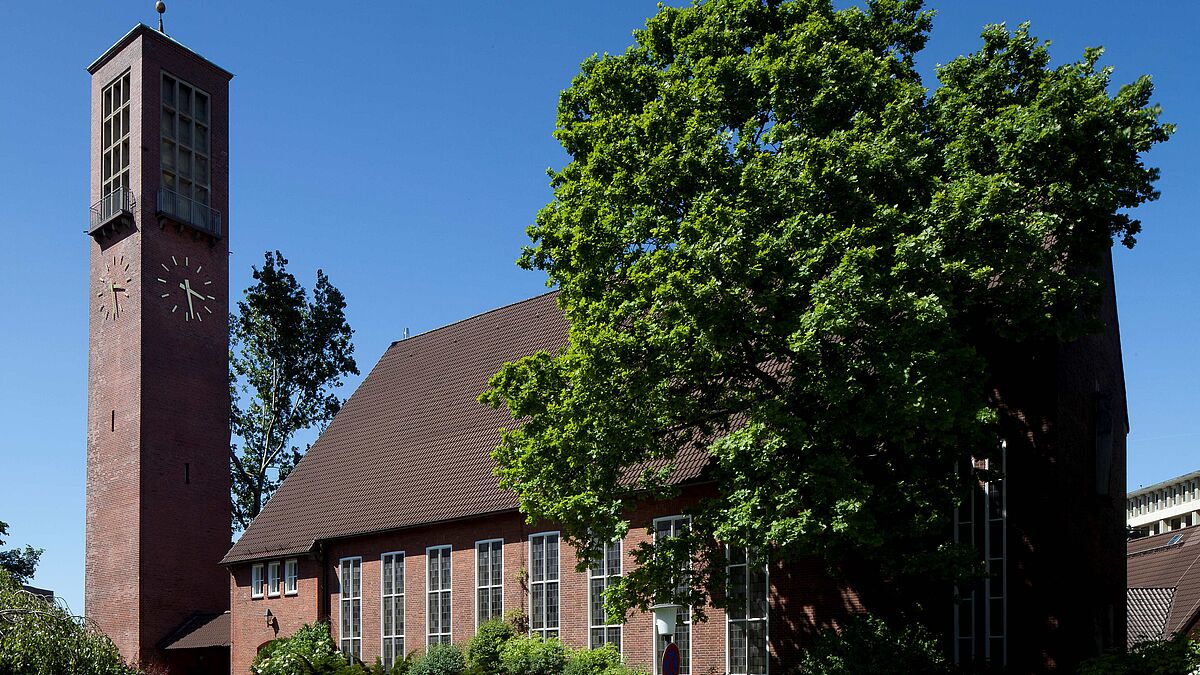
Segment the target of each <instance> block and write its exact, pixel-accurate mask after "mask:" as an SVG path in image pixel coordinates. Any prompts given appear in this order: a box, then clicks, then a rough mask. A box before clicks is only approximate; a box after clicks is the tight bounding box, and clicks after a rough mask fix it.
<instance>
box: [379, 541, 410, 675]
mask: <svg viewBox="0 0 1200 675" xmlns="http://www.w3.org/2000/svg"><path fill="white" fill-rule="evenodd" d="M388 558H392V569H395V566H396V564H397V563H399V565H400V584H399V588H400V592H399V593H397V592H396V578H395V573H393V575H392V592H391V593H390V594H385V593H384V588H385V586H384V576H383V575H384V569H385V564H386V562H387V559H388ZM405 560H407V557H406V556H405V555H404V551H388V552H387V553H383V554H381V555H380V556H379V658H380V660H382V661H383V664H384V666H385V667H387V668H391V667H392V666H394V665H395V659H396V657H397V654H396V640H397V639H399V640H400V654H399V655H398V656H399V658H400V659H403V658H404V653H405V652H404V643H405V641H406V637H405V635H406V632H407V630H408V626H407V623H408V622H407V621H404V612H405V610H406V609H407V605H406V596H405V584H406V580H407V573H408V570H407V569H406V568H405V567H404V563H405ZM385 598H392V612H393V618H392V633H391V634H390V635H389V634H387V633H385V632H384V623H383V621H384V608H383V603H384V599H385ZM396 598H399V600H400V610H399V614H400V620H401V630H400V632H399V633H396V632H395V630H396V621H395V612H396V609H395V607H396ZM388 640H391V641H392V659H393V661H392V663H388V662H387V660H386V659H385V658H384V653H383V645H384V643H385V642H386V641H388Z"/></svg>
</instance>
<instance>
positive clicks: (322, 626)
mask: <svg viewBox="0 0 1200 675" xmlns="http://www.w3.org/2000/svg"><path fill="white" fill-rule="evenodd" d="M250 672H251V673H253V674H254V675H296V674H297V673H305V674H306V675H366V673H367V672H368V671H367V669H366V668H364V667H363V666H362V664H361V663H357V664H350V663H348V662H347V661H346V657H345V656H343V655H342V653H341V652H339V651H338V649H337V645H336V644H335V643H334V641H333V637H332V636H331V635H330V633H329V625H328V624H326V623H314V624H305V625H304V626H303V627H302V628H301V629H300V630H298V631H296V632H295V633H294V634H292V635H291V636H289V637H283V638H279V639H277V640H272V641H271V642H269V643H267V644H266V645H264V646H263V648H262V649H260V650H259V652H258V654H257V655H255V657H254V661H253V662H252V663H251V665H250Z"/></svg>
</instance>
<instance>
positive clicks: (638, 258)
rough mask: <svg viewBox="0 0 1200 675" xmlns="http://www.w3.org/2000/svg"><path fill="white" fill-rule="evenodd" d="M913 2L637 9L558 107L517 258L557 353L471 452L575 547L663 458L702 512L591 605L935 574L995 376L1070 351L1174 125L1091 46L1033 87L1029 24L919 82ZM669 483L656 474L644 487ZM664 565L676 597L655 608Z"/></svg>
mask: <svg viewBox="0 0 1200 675" xmlns="http://www.w3.org/2000/svg"><path fill="white" fill-rule="evenodd" d="M931 25H932V16H931V13H929V12H927V11H924V10H923V9H922V4H921V2H919V0H871V1H869V2H867V3H866V5H865V7H850V8H847V9H843V10H835V9H834V7H833V5H832V2H830V1H829V0H795V1H791V2H778V1H774V0H769V1H767V2H760V1H759V0H711V1H709V2H703V3H698V4H696V5H694V6H691V7H687V8H673V7H661V6H660V9H659V12H658V14H657V15H656V16H654V17H652V18H650V19H649V20H648V21H647V23H646V27H645V28H644V29H642V30H639V31H636V32H635V34H634V36H635V43H634V44H633V45H632V46H631V47H629V48H628V49H627V50H626V51H625V52H624V53H623V54H617V55H608V54H606V55H604V56H593V57H591V58H589V59H587V60H586V61H584V62H583V64H582V66H581V70H580V73H579V74H578V75H577V76H576V77H575V78H574V80H573V81H572V83H571V86H570V87H569V88H568V89H567V90H565V91H564V92H563V93H562V95H561V98H560V101H559V107H558V118H557V130H556V132H555V136H556V138H557V139H558V140H559V141H560V142H561V143H562V145H563V147H564V148H565V149H566V150H567V152H568V153H569V155H570V158H571V159H570V162H569V163H568V164H567V165H566V166H565V167H563V168H561V169H560V170H557V171H552V172H551V186H552V188H553V190H554V198H553V201H552V202H551V203H549V204H548V205H547V206H546V207H544V208H543V209H542V210H541V211H540V212H539V213H538V214H537V218H536V222H535V224H533V225H532V226H530V228H529V230H528V233H529V236H530V238H531V240H532V243H531V244H530V245H529V246H527V247H526V248H525V249H524V251H523V253H522V255H521V258H520V260H519V264H520V265H521V266H522V267H525V268H528V269H533V270H540V271H543V272H545V273H546V274H547V276H548V278H549V281H548V283H549V284H550V285H551V286H554V287H557V288H559V289H560V291H561V292H560V295H559V304H560V306H561V308H562V309H563V311H564V312H565V314H566V317H567V318H568V320H569V321H570V334H569V342H570V344H569V346H568V347H566V348H565V349H563V350H562V351H561V352H558V353H555V354H548V353H538V354H535V355H532V356H529V357H527V358H523V359H520V360H518V361H516V362H514V363H510V364H507V365H505V366H504V367H503V369H502V370H501V371H500V372H499V373H497V374H496V375H495V376H494V377H493V378H492V380H491V383H490V384H491V386H490V389H489V390H488V391H487V392H485V393H484V394H483V395H482V396H481V400H483V401H484V402H486V403H489V404H491V405H493V406H506V407H507V408H508V409H509V411H510V412H511V413H512V415H513V416H514V419H517V420H520V423H519V424H518V425H516V426H515V427H514V428H511V429H507V430H505V431H504V432H503V434H502V440H501V443H500V445H499V447H498V448H497V449H496V451H495V453H494V456H495V458H496V460H497V463H498V469H497V472H498V475H499V477H500V481H501V484H502V485H503V486H504V487H505V488H509V489H512V490H514V491H515V492H516V494H517V495H518V497H519V500H520V505H521V509H522V510H523V511H524V512H525V513H526V514H527V515H528V517H530V518H531V519H542V518H544V519H549V520H553V521H556V522H558V523H560V524H561V527H562V529H563V532H564V536H565V537H566V538H567V539H568V540H569V541H570V542H571V543H573V544H574V545H575V546H576V547H578V548H579V549H580V550H581V551H584V552H589V551H591V550H592V547H594V543H593V542H595V541H603V540H607V539H610V538H612V537H615V536H619V535H621V534H623V533H624V532H625V531H627V529H628V527H629V523H628V521H627V520H626V517H627V514H628V513H629V509H630V507H631V506H633V505H634V504H635V503H636V502H637V501H638V500H641V499H646V498H651V497H659V496H663V495H666V494H670V493H671V492H672V490H673V489H674V488H672V487H671V486H670V485H669V481H667V480H666V476H667V475H668V473H669V471H670V466H671V462H673V461H674V460H675V459H676V458H677V457H678V454H679V452H680V451H681V449H683V448H685V447H687V446H688V445H689V444H695V443H699V444H701V445H703V446H705V447H706V449H707V451H708V452H709V453H710V454H711V457H712V465H711V467H710V474H709V475H711V477H712V478H713V479H714V480H715V482H716V490H715V491H714V495H713V496H712V497H710V498H707V499H705V500H704V501H703V503H702V504H701V505H700V506H699V507H698V508H696V509H695V510H694V511H693V512H692V514H691V515H692V526H691V527H690V529H688V530H687V532H686V533H685V535H684V536H682V537H679V538H676V539H673V540H671V542H670V543H669V544H668V545H667V546H665V547H664V546H660V547H659V552H658V553H657V554H655V553H654V552H653V550H652V549H651V548H650V547H648V546H643V547H642V548H641V549H640V550H638V551H636V552H635V553H634V555H635V557H636V558H638V559H639V561H640V562H641V563H642V565H641V566H640V567H639V568H638V569H637V570H635V571H633V572H631V573H629V574H627V575H625V577H624V578H623V579H621V580H620V582H619V583H618V584H617V586H616V589H617V590H616V591H614V592H613V594H612V595H611V596H610V600H611V601H612V603H613V604H612V605H610V607H613V608H614V609H615V610H618V611H619V610H620V609H622V608H624V607H628V606H630V605H640V606H642V607H643V608H644V607H645V606H646V605H648V604H651V603H653V602H654V601H655V600H656V599H658V598H663V597H666V596H673V597H674V598H675V599H676V600H680V601H683V602H685V603H687V604H692V605H695V606H698V607H702V606H703V605H705V604H718V605H719V604H720V603H722V602H723V600H722V598H721V593H719V592H714V591H717V590H719V589H720V588H722V587H723V580H722V579H720V578H719V577H720V575H721V573H722V572H723V570H724V560H723V551H722V549H721V548H720V547H717V546H713V545H712V542H723V543H726V544H730V545H733V546H748V547H754V548H760V549H761V548H766V549H768V551H767V554H768V555H770V556H771V558H772V559H775V560H780V559H782V560H787V559H795V558H797V557H801V556H811V555H818V556H821V557H823V558H824V559H825V560H827V561H829V562H830V563H831V565H836V564H837V563H838V562H840V561H848V560H855V561H858V562H860V563H862V564H863V566H864V567H866V568H869V569H871V570H873V572H874V573H875V574H877V575H880V576H881V577H887V578H889V579H891V580H902V579H903V578H905V577H913V578H916V577H929V576H930V575H934V576H936V575H943V573H944V575H945V576H952V575H953V574H954V573H955V572H956V571H961V569H962V568H961V566H960V565H958V564H957V563H956V561H958V560H960V556H959V555H958V554H960V553H961V552H956V551H955V550H953V547H952V546H949V545H947V542H946V541H945V539H946V537H945V533H946V532H947V531H948V530H947V525H946V518H947V517H948V516H949V514H950V513H952V510H953V505H954V504H955V503H956V500H957V498H958V496H959V495H960V494H961V492H962V490H961V488H962V483H961V481H962V479H961V478H956V476H955V472H954V470H953V467H955V466H956V464H957V462H958V461H960V460H961V459H963V458H964V456H969V455H971V454H976V455H978V454H983V453H986V452H987V449H988V448H990V447H994V445H995V443H996V438H997V436H996V433H997V432H996V412H995V410H994V406H993V404H992V402H991V401H989V398H988V387H987V383H988V379H989V363H990V362H991V361H990V359H991V357H992V356H994V355H995V354H996V353H997V350H1001V349H1004V348H1005V346H1006V345H1012V344H1017V343H1021V342H1025V341H1037V340H1070V339H1072V338H1074V337H1076V336H1079V335H1081V334H1083V333H1086V332H1088V331H1090V330H1094V329H1095V328H1096V326H1097V323H1096V321H1095V312H1096V309H1097V308H1098V303H1099V300H1100V298H1101V294H1100V293H1101V291H1102V289H1103V285H1104V282H1103V279H1102V275H1101V269H1102V268H1103V265H1104V263H1105V262H1106V256H1108V255H1109V250H1110V248H1111V246H1112V244H1113V241H1114V240H1117V241H1120V242H1121V243H1122V244H1124V245H1126V246H1130V247H1132V246H1133V245H1134V243H1135V241H1136V236H1137V234H1138V232H1139V231H1140V229H1141V224H1140V223H1139V222H1138V221H1137V220H1135V219H1133V218H1132V217H1130V216H1129V215H1128V210H1129V209H1131V208H1133V207H1136V206H1138V205H1139V204H1141V203H1143V202H1145V201H1148V200H1152V199H1154V198H1156V197H1157V193H1156V192H1155V190H1154V187H1153V184H1154V182H1155V180H1156V178H1157V177H1158V172H1157V170H1156V169H1154V168H1151V167H1148V166H1146V165H1145V164H1144V162H1143V154H1144V153H1145V152H1146V151H1148V150H1149V149H1150V148H1151V146H1153V145H1154V144H1156V143H1160V142H1163V141H1165V140H1166V139H1167V138H1168V136H1169V135H1170V133H1171V132H1172V127H1171V126H1170V125H1169V124H1165V123H1162V122H1160V121H1159V114H1160V111H1159V108H1158V107H1157V106H1155V105H1152V104H1151V93H1152V87H1151V83H1150V80H1149V78H1148V77H1141V78H1138V79H1136V80H1134V81H1133V82H1132V83H1130V84H1126V85H1123V86H1120V87H1119V88H1116V87H1113V86H1111V85H1112V83H1111V81H1110V76H1111V73H1112V70H1111V68H1108V67H1101V66H1100V65H1099V61H1098V60H1099V58H1100V56H1101V50H1100V49H1088V50H1086V51H1085V52H1084V54H1083V56H1082V58H1081V59H1079V60H1078V61H1074V62H1071V63H1067V64H1065V65H1060V66H1052V65H1051V63H1050V55H1049V52H1048V49H1047V44H1048V43H1044V42H1041V41H1039V40H1038V39H1037V38H1035V37H1034V36H1033V35H1032V34H1031V33H1030V30H1029V27H1028V26H1027V25H1022V26H1020V27H1018V28H1016V29H1015V30H1011V29H1009V28H1007V27H1005V26H1003V25H993V26H988V27H986V28H985V29H984V30H983V32H982V45H981V47H980V48H979V50H978V51H976V52H974V53H972V54H969V55H967V56H963V57H959V58H956V59H954V60H953V61H951V62H950V63H948V64H946V65H945V66H943V67H941V68H939V70H938V79H939V81H940V85H939V86H937V87H936V88H934V89H932V90H930V89H928V88H926V86H925V85H924V84H923V83H922V81H921V78H920V76H919V75H918V73H917V70H916V69H915V67H914V58H915V56H916V55H917V53H918V52H919V51H920V50H921V49H922V48H923V46H924V44H925V41H926V39H927V36H928V34H929V31H930V29H931ZM664 465H665V468H663V467H664ZM680 555H692V556H696V557H698V558H701V559H702V560H696V561H695V562H696V569H697V573H695V574H693V575H691V576H690V580H691V583H690V584H686V585H685V586H686V587H685V588H684V589H683V590H676V588H675V582H676V581H677V576H678V574H677V571H676V570H678V569H679V567H678V566H679V564H680V561H679V560H678V557H679V556H680Z"/></svg>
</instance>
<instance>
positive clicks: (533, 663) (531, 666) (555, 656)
mask: <svg viewBox="0 0 1200 675" xmlns="http://www.w3.org/2000/svg"><path fill="white" fill-rule="evenodd" d="M566 665H567V649H566V647H564V646H563V643H561V642H559V641H558V639H557V638H550V639H542V638H540V637H515V638H513V639H511V640H509V641H508V642H505V643H504V647H502V648H501V649H500V672H501V673H504V675H562V672H563V668H564V667H566Z"/></svg>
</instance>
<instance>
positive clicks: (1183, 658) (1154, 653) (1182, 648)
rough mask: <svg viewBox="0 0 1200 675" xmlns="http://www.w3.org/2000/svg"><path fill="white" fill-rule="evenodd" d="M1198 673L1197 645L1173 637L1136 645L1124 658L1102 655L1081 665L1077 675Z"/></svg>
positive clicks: (1198, 656) (1172, 674)
mask: <svg viewBox="0 0 1200 675" xmlns="http://www.w3.org/2000/svg"><path fill="white" fill-rule="evenodd" d="M1197 670H1200V642H1196V641H1195V640H1189V639H1188V638H1187V637H1186V636H1183V635H1176V636H1174V637H1172V638H1171V639H1170V640H1161V641H1157V642H1140V643H1138V644H1136V645H1134V646H1133V649H1131V650H1129V653H1128V654H1119V653H1118V654H1105V655H1104V656H1099V657H1096V658H1094V659H1090V660H1088V661H1085V662H1084V663H1083V665H1081V666H1080V668H1079V673H1080V675H1178V674H1180V673H1194V672H1196V671H1197Z"/></svg>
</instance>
